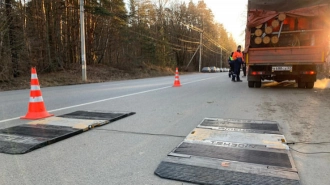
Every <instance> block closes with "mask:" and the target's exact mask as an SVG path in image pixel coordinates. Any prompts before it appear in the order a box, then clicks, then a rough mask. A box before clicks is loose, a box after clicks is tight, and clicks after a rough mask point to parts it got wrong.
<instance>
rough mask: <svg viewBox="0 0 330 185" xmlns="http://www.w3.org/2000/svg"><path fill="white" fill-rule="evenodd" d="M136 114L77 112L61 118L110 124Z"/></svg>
mask: <svg viewBox="0 0 330 185" xmlns="http://www.w3.org/2000/svg"><path fill="white" fill-rule="evenodd" d="M134 114H135V112H99V111H97V112H92V111H76V112H72V113H69V114H64V115H61V116H59V117H63V118H74V119H89V120H107V121H109V122H113V121H116V120H119V119H122V118H125V117H127V116H131V115H134Z"/></svg>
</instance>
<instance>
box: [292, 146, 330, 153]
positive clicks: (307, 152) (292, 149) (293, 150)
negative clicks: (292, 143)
mask: <svg viewBox="0 0 330 185" xmlns="http://www.w3.org/2000/svg"><path fill="white" fill-rule="evenodd" d="M289 148H290V149H291V150H293V151H295V152H297V153H300V154H306V155H314V154H330V152H310V153H309V152H301V151H298V150H296V149H294V148H292V147H289Z"/></svg>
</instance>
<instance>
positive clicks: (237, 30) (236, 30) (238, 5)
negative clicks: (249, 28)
mask: <svg viewBox="0 0 330 185" xmlns="http://www.w3.org/2000/svg"><path fill="white" fill-rule="evenodd" d="M186 1H187V2H189V1H190V0H186ZM193 2H195V3H197V2H198V0H193ZM204 2H205V4H206V5H207V7H209V8H210V9H211V10H212V12H213V14H214V18H215V20H216V21H217V22H219V23H222V24H223V25H224V27H225V28H226V30H227V31H228V32H230V33H231V34H232V35H233V37H234V39H235V41H236V42H237V44H240V45H243V46H244V40H245V36H244V34H245V32H244V30H245V25H246V11H247V0H204Z"/></svg>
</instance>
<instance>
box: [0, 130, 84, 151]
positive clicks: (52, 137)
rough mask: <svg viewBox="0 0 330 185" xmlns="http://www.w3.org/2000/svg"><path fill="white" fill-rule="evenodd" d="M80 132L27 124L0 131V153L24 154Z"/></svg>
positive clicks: (80, 131)
mask: <svg viewBox="0 0 330 185" xmlns="http://www.w3.org/2000/svg"><path fill="white" fill-rule="evenodd" d="M82 132H83V130H82V129H75V128H70V127H64V126H53V125H29V124H23V125H19V126H14V127H9V128H5V129H0V152H1V153H7V154H24V153H27V152H30V151H32V150H35V149H37V148H41V147H43V146H46V145H49V144H52V143H55V142H57V141H60V140H63V139H66V138H69V137H72V136H74V135H77V134H80V133H82Z"/></svg>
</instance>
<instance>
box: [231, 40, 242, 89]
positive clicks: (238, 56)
mask: <svg viewBox="0 0 330 185" xmlns="http://www.w3.org/2000/svg"><path fill="white" fill-rule="evenodd" d="M233 60H234V75H233V76H232V79H231V81H233V82H242V80H241V79H240V77H239V75H240V73H241V65H242V64H243V63H244V58H243V53H242V52H241V46H240V45H239V46H238V47H237V51H235V52H234V54H233Z"/></svg>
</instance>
